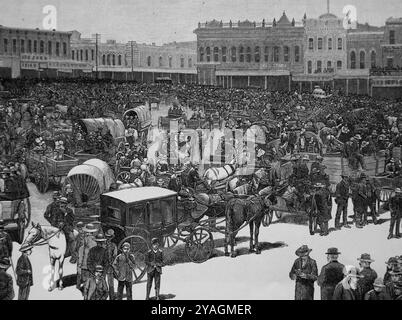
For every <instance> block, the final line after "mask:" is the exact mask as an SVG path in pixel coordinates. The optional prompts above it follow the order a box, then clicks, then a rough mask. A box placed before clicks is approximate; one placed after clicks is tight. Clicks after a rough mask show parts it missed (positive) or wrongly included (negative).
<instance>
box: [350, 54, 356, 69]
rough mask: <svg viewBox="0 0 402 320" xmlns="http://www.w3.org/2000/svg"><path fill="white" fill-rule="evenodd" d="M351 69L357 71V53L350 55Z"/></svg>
mask: <svg viewBox="0 0 402 320" xmlns="http://www.w3.org/2000/svg"><path fill="white" fill-rule="evenodd" d="M350 69H356V52H354V51H352V52H351V53H350Z"/></svg>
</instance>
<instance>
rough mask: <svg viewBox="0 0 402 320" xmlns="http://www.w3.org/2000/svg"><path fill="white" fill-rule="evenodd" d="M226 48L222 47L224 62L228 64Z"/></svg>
mask: <svg viewBox="0 0 402 320" xmlns="http://www.w3.org/2000/svg"><path fill="white" fill-rule="evenodd" d="M226 54H227V52H226V47H222V62H226Z"/></svg>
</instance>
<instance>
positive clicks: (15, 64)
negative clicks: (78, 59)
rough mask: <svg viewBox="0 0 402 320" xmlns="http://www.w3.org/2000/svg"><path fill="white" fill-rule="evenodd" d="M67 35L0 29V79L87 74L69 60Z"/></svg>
mask: <svg viewBox="0 0 402 320" xmlns="http://www.w3.org/2000/svg"><path fill="white" fill-rule="evenodd" d="M71 35H72V33H71V32H60V31H55V30H53V31H49V30H39V29H21V28H8V27H3V26H0V72H1V73H0V75H1V74H2V76H7V77H12V78H17V77H20V76H30V75H32V74H35V75H37V74H39V76H40V74H41V73H43V74H47V73H56V74H57V73H59V72H61V73H72V72H73V70H87V69H88V66H87V65H86V64H77V63H75V62H74V61H72V59H71V45H70V43H71Z"/></svg>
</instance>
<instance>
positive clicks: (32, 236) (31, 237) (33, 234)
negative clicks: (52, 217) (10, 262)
mask: <svg viewBox="0 0 402 320" xmlns="http://www.w3.org/2000/svg"><path fill="white" fill-rule="evenodd" d="M41 238H42V228H41V226H40V224H39V223H37V224H35V223H33V222H32V228H31V229H30V230H29V231H28V235H27V237H26V238H25V240H24V242H23V243H22V245H21V249H22V248H24V247H28V246H31V245H33V244H34V243H35V242H37V241H38V240H40V239H41Z"/></svg>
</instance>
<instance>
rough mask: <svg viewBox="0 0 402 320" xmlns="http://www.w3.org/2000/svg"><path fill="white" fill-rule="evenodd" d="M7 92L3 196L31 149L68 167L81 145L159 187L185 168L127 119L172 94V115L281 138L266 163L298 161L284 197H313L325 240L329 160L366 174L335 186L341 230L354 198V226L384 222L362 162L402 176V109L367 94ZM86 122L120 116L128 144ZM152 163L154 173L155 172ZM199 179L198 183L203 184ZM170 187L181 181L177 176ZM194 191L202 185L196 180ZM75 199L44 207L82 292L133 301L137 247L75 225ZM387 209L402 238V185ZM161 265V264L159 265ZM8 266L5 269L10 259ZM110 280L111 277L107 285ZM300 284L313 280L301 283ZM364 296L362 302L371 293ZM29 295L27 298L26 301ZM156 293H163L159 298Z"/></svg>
mask: <svg viewBox="0 0 402 320" xmlns="http://www.w3.org/2000/svg"><path fill="white" fill-rule="evenodd" d="M4 89H5V90H7V91H8V92H10V94H11V96H14V97H19V99H11V100H10V99H2V100H0V157H1V158H0V169H1V170H0V192H2V193H7V192H10V190H14V191H18V190H20V188H21V186H20V185H21V184H25V178H26V177H27V172H26V153H27V152H28V151H33V152H36V153H39V154H42V155H47V156H49V157H52V158H54V159H55V160H62V159H63V157H64V154H71V153H72V151H73V149H74V148H77V147H78V149H80V150H86V151H88V152H90V153H92V154H109V155H111V156H112V158H114V159H115V163H114V169H115V173H116V175H118V174H119V173H121V172H123V171H124V170H128V172H129V175H130V179H129V181H125V182H130V183H131V182H134V181H135V180H136V179H137V178H138V179H140V180H141V185H160V186H162V185H163V181H161V179H157V174H158V172H159V173H161V172H164V173H166V172H168V171H169V169H171V171H174V170H176V169H178V168H176V167H174V168H173V167H171V168H169V164H168V163H157V164H151V163H149V161H148V159H147V148H148V146H147V141H146V139H145V140H141V141H138V139H137V138H138V137H137V135H136V134H137V133H136V127H137V126H138V118H135V117H132V116H130V117H127V118H124V117H123V115H124V112H125V111H126V110H128V109H131V108H132V107H134V106H135V105H137V104H138V102H142V103H144V102H146V101H149V100H150V98H151V97H152V98H157V99H159V100H162V99H166V97H169V96H173V97H174V99H173V100H174V101H176V102H174V103H173V108H172V109H171V111H175V108H176V109H177V111H180V110H181V109H180V108H177V106H178V105H182V106H186V107H189V108H190V109H192V110H193V116H192V119H198V120H203V121H204V122H206V123H210V124H211V125H212V124H216V123H218V124H220V125H225V126H226V127H229V128H238V129H243V130H247V129H248V128H250V127H251V126H252V125H254V124H257V123H258V124H259V125H261V126H264V127H265V128H266V129H267V130H265V135H266V141H267V142H271V141H274V140H278V141H279V146H278V148H277V149H275V148H273V149H271V150H270V149H269V148H268V145H269V144H268V143H267V144H266V145H260V146H259V148H261V150H263V152H262V154H265V155H266V156H267V157H268V162H273V161H278V160H280V156H281V155H282V156H286V155H287V156H289V159H290V161H291V162H293V173H292V175H291V176H290V178H289V180H288V181H287V183H288V185H287V188H286V189H284V190H285V193H284V194H283V197H284V198H285V200H287V203H288V205H289V207H294V208H295V209H296V210H300V209H303V210H305V209H306V208H305V207H303V206H304V205H305V204H306V201H305V200H306V196H313V197H315V200H316V202H315V203H316V205H317V214H318V216H317V221H318V225H319V227H320V235H322V236H326V235H328V234H329V225H328V224H329V221H330V220H331V218H332V217H331V209H332V208H331V207H332V198H331V193H330V182H329V176H328V174H327V173H326V171H325V169H326V167H325V166H324V165H323V164H322V160H323V155H324V154H326V153H340V154H342V156H344V157H345V158H347V159H348V161H349V164H350V166H351V168H353V169H354V170H358V169H360V168H361V170H362V173H360V174H359V175H358V176H357V178H353V179H352V178H351V177H350V176H347V175H346V174H343V176H342V181H341V182H339V183H338V184H337V186H336V189H335V193H334V197H335V202H336V204H337V210H336V216H335V225H334V226H335V229H338V230H339V229H340V228H342V227H345V228H350V224H351V222H349V221H348V203H349V199H350V198H351V200H352V203H353V207H354V208H353V211H354V223H355V225H356V227H357V228H362V227H363V226H364V225H366V224H367V223H368V215H369V213H370V215H371V218H372V221H373V223H375V224H376V223H377V220H378V212H377V209H376V201H377V200H378V189H377V188H376V186H375V185H374V183H373V180H372V179H370V177H368V176H367V175H365V173H364V169H365V168H366V164H365V161H364V159H365V156H367V155H373V154H377V153H378V152H383V153H384V155H385V157H386V162H387V164H386V166H385V174H386V175H388V176H389V177H393V178H395V177H400V174H401V173H402V171H401V168H402V165H401V162H400V160H399V157H400V154H397V152H398V147H401V145H402V132H400V126H399V125H400V123H399V121H400V117H401V115H400V110H401V102H398V101H391V100H376V99H374V98H371V97H365V96H343V95H340V94H337V93H335V94H333V95H332V96H330V97H328V98H326V99H317V98H314V97H313V96H311V95H309V94H304V93H298V92H294V93H289V92H268V91H264V90H260V89H250V88H249V89H224V88H219V87H206V86H198V85H187V84H181V85H180V84H179V85H171V84H135V83H118V82H106V81H71V82H69V81H67V82H66V81H60V82H54V81H52V82H50V81H49V82H47V81H36V80H32V81H21V80H18V81H11V82H5V83H4ZM20 98H23V99H20ZM211 109H213V110H214V111H213V112H212V113H210V114H207V110H211ZM234 111H236V112H234ZM237 111H240V112H237ZM84 118H113V119H121V120H122V121H123V122H124V124H125V127H126V132H125V135H126V138H127V139H126V141H125V142H124V143H123V144H120V145H119V146H118V145H116V141H115V140H114V138H113V136H112V134H111V132H110V131H102V129H98V130H97V131H95V132H89V133H88V132H86V131H85V130H84V128H83V127H82V126H79V125H78V123H79V120H80V119H84ZM63 125H67V127H68V128H69V129H70V132H69V133H66V132H65V131H62V130H54V129H55V128H60V127H63ZM67 131H68V130H67ZM74 150H75V149H74ZM399 150H400V149H399ZM303 152H304V153H313V154H316V155H317V157H316V159H317V160H316V161H315V162H314V163H313V164H312V166H311V168H310V169H309V168H308V166H307V162H308V161H310V159H309V158H306V157H299V156H298V154H300V153H303ZM109 158H110V157H109ZM109 163H110V162H109ZM155 165H156V167H153V166H155ZM189 166H190V167H191V169H190V171H192V172H195V176H196V175H197V173H196V168H194V166H192V165H191V164H190V165H189ZM193 180H199V177H198V178H197V179H195V178H194V179H193ZM172 181H173V182H174V179H172ZM172 181H170V182H172ZM271 182H272V185H271V186H270V187H272V188H274V190H275V188H276V187H278V188H282V189H283V185H280V186H277V185H275V179H274V180H272V181H271ZM190 185H192V186H193V185H194V186H195V182H194V181H193V182H192V183H190ZM112 187H113V188H114V187H115V186H112ZM167 187H168V188H171V189H174V190H175V191H180V190H179V189H178V185H174V183H169V186H167ZM113 188H112V189H113ZM70 190H71V188H70ZM71 192H72V191H71ZM71 199H73V197H72V196H71V194H68V193H65V194H63V195H62V197H60V195H58V194H55V196H54V202H53V203H52V204H50V205H49V207H48V209H47V210H46V213H45V218H46V219H47V220H48V221H49V223H50V224H51V225H53V226H56V227H58V228H60V229H62V230H63V231H64V232H65V234H66V235H67V239H68V242H69V246H70V248H71V252H72V261H71V262H73V263H75V262H76V263H77V278H78V281H77V287H78V288H79V289H80V290H81V291H82V292H83V296H84V298H86V299H95V298H96V299H105V298H107V297H109V298H110V299H114V298H116V297H117V298H118V299H121V298H122V294H123V287H126V291H127V296H128V298H132V292H131V284H132V282H133V279H132V278H130V276H129V275H128V271H127V270H129V269H130V266H129V265H130V263H131V262H130V254H129V252H130V247H129V246H130V244H125V245H123V253H122V254H120V255H119V254H118V252H117V249H116V248H115V245H114V244H113V241H112V239H113V237H114V235H113V232H112V231H113V230H109V231H108V232H106V233H105V234H102V233H100V232H99V230H98V228H96V227H95V226H94V225H93V224H89V225H84V224H83V223H77V222H76V221H75V219H74V214H73V211H72V210H71V209H70V208H69V206H71V205H72V203H73V200H71ZM389 207H390V211H391V222H390V231H389V236H388V238H389V239H391V238H400V230H399V228H400V220H401V216H402V191H401V189H400V188H397V189H396V190H395V194H394V195H393V196H392V197H391V198H390V201H389ZM341 220H342V221H341ZM74 228H77V229H78V231H79V232H80V236H79V237H78V238H74V237H73V236H72V234H73V230H74ZM310 233H311V234H312V235H313V234H314V233H315V230H314V229H311V228H310ZM91 250H92V251H91ZM158 250H159V248H158V245H157V243H155V248H154V249H153V251H152V252H153V253H152V252H150V253H149V256H150V257H151V256H152V257H151V258H152V259H151V258H150V260H152V261H153V263H152V264H151V266H152V267H150V269H149V270H150V271H149V273H152V274H153V275H150V279H155V281H156V283H157V287H158V286H159V285H158V283H159V277H160V274H159V275H158V273H160V267H161V262H160V259H161V258H160V255H159V253H158V254H157V252H159V251H158ZM23 256H24V259H23V261H24V263H25V264H27V259H28V256H29V249H28V250H25V251H24V253H23ZM156 256H157V258H156ZM155 259H156V260H157V261H158V262H155V261H156V260H155ZM3 260H4V259H3ZM3 262H4V261H3ZM298 263H300V264H301V266H304V264H305V262H302V261H300V262H298ZM3 264H4V265H7V262H4V263H3ZM297 268H299V267H297ZM3 269H4V268H3ZM155 270H157V271H155ZM353 270H355V269H353V268H349V269H348V271H347V272H346V276H347V277H349V278H348V279H350V278H353V276H350V275H351V274H357V273H356V270H355V271H353ZM125 272H126V274H124V273H125ZM298 277H299V274H298V273H297V272H296V273H295V274H293V273H292V275H291V278H295V279H298ZM103 278H105V279H106V280H101V279H103ZM114 279H118V281H119V287H118V293H117V295H115V293H114V288H113V280H114ZM302 279H304V280H306V278H303V277H302ZM304 280H303V281H304ZM308 280H309V281H311V280H314V279H313V278H311V279H308ZM374 280H375V279H374ZM377 282H378V281H377ZM24 283H26V282H24ZM28 283H29V282H28ZM99 283H100V284H101V285H99ZM377 284H378V283H377ZM98 290H99V291H98ZM149 290H150V287H149V288H148V289H147V297H149ZM339 290H340V289H339ZM335 291H336V290H335ZM367 292H368V291H367ZM367 292H364V294H360V295H361V296H364V295H365V294H366V293H367ZM28 295H29V291H27V290H25V291H24V292H23V293H21V297H24V296H28ZM158 295H159V293H158V289H157V293H156V296H157V297H158Z"/></svg>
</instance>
